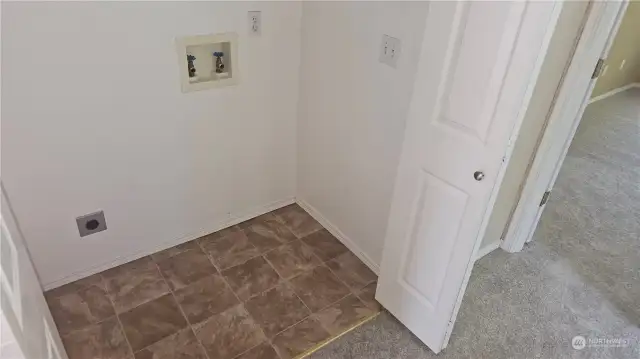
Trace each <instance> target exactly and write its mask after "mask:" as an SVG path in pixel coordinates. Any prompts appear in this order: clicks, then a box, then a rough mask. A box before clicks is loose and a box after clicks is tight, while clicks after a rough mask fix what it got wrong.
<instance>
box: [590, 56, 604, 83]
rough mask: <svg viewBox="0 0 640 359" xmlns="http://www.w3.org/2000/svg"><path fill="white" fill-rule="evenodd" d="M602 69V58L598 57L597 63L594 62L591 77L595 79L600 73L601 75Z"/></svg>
mask: <svg viewBox="0 0 640 359" xmlns="http://www.w3.org/2000/svg"><path fill="white" fill-rule="evenodd" d="M603 69H604V59H598V63H596V68H595V69H593V73H592V74H591V79H597V78H598V77H599V76H600V75H602V70H603Z"/></svg>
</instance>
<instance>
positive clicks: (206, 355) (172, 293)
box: [139, 243, 217, 359]
mask: <svg viewBox="0 0 640 359" xmlns="http://www.w3.org/2000/svg"><path fill="white" fill-rule="evenodd" d="M196 244H197V245H198V247H200V245H199V244H198V243H196ZM200 249H201V250H202V248H200ZM203 252H204V251H203ZM169 258H172V257H169ZM207 258H209V256H207ZM209 262H211V260H209ZM153 263H154V264H155V265H156V268H157V269H158V272H159V273H160V276H161V277H162V279H163V280H164V282H165V283H166V284H167V286H169V293H171V297H173V300H174V301H175V302H176V305H177V306H178V309H179V310H180V314H182V317H183V318H184V320H185V321H186V322H187V326H188V327H189V329H191V333H192V334H193V336H194V337H195V338H196V342H197V343H198V344H199V345H200V348H201V349H202V351H203V352H204V356H205V358H207V359H210V358H209V353H207V350H206V348H205V347H204V345H202V342H201V341H200V339H199V338H198V336H197V335H196V332H195V330H194V329H193V325H192V324H191V322H190V321H189V318H188V317H187V315H186V314H185V313H184V310H183V309H182V306H181V305H180V302H178V298H176V294H175V293H174V292H173V288H172V287H171V285H169V281H167V278H165V277H164V274H162V271H161V270H160V266H158V263H156V262H155V261H154V262H153ZM211 264H212V265H213V263H211ZM214 268H215V266H214ZM216 270H217V268H216ZM203 279H204V278H203ZM180 330H182V329H180ZM180 330H178V331H177V332H175V333H174V334H173V335H177V334H178V333H179V332H180ZM168 337H169V336H166V337H164V338H162V339H160V340H164V339H166V338H168ZM160 340H158V341H157V342H155V343H153V344H156V343H158V342H159V341H160ZM153 344H150V345H148V346H146V347H145V348H143V349H140V350H139V351H141V350H144V349H146V348H148V347H150V346H151V345H153Z"/></svg>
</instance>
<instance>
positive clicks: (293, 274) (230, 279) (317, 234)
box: [45, 205, 380, 359]
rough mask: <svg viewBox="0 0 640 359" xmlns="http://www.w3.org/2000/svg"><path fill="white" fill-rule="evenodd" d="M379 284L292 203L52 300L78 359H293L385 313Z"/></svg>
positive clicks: (63, 290)
mask: <svg viewBox="0 0 640 359" xmlns="http://www.w3.org/2000/svg"><path fill="white" fill-rule="evenodd" d="M376 279H377V278H376V275H375V274H374V273H373V272H371V271H370V270H369V269H368V268H367V267H366V266H365V265H364V264H363V263H362V262H360V260H359V259H358V258H357V257H356V256H355V255H353V254H352V253H351V252H349V250H348V249H347V248H346V247H345V246H344V245H342V243H340V241H338V240H337V239H336V238H334V237H333V236H332V235H331V234H330V233H329V232H328V231H327V230H326V229H324V228H322V226H321V225H320V224H319V223H318V222H316V221H315V220H314V219H313V218H312V217H311V216H309V215H308V214H307V213H306V212H305V211H304V210H303V209H302V208H300V207H299V206H298V205H291V206H287V207H284V208H281V209H279V210H276V211H274V212H271V213H267V214H265V215H262V216H260V217H257V218H254V219H252V220H249V221H247V222H244V223H241V224H239V225H237V226H233V227H230V228H227V229H224V230H221V231H219V232H216V233H212V234H210V235H207V236H205V237H202V238H199V239H197V240H195V241H191V242H187V243H184V244H181V245H178V246H176V247H173V248H169V249H167V250H164V251H161V252H158V253H154V254H152V255H151V256H148V257H144V258H141V259H138V260H136V261H133V262H130V263H127V264H124V265H122V266H119V267H116V268H112V269H109V270H107V271H104V272H102V273H99V274H96V275H93V276H91V277H88V278H84V279H81V280H79V281H76V282H74V283H70V284H67V285H65V286H63V287H60V288H56V289H53V290H51V291H49V292H47V293H46V294H45V296H46V298H47V302H48V303H49V307H50V309H51V312H52V314H53V317H54V319H55V322H56V325H57V326H58V330H59V331H60V334H61V335H62V338H63V342H64V345H65V348H66V350H67V352H68V354H69V357H70V359H134V358H135V359H186V358H194V359H233V358H238V359H288V358H295V357H297V356H300V355H301V354H303V353H305V352H306V351H308V350H309V349H312V348H314V347H316V346H317V345H318V344H320V343H323V342H325V341H327V340H328V339H330V338H332V337H335V336H338V335H340V334H342V333H343V332H344V331H345V330H348V329H350V328H352V327H353V326H354V325H356V324H358V323H360V322H361V321H362V320H364V319H366V318H368V317H371V316H373V315H375V313H377V312H378V311H379V310H380V307H379V305H378V303H377V302H376V301H375V300H374V299H373V295H374V290H375V285H376Z"/></svg>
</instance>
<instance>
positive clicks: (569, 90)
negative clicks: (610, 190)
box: [500, 0, 629, 252]
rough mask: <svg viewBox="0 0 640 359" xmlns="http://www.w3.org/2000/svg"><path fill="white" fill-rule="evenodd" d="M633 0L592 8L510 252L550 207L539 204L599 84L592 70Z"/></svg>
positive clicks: (510, 236)
mask: <svg viewBox="0 0 640 359" xmlns="http://www.w3.org/2000/svg"><path fill="white" fill-rule="evenodd" d="M628 1H629V0H622V1H606V2H600V1H592V3H591V5H590V9H588V14H587V18H586V22H585V23H584V28H583V30H582V32H581V34H580V39H579V40H578V44H577V46H576V49H575V52H574V54H573V56H572V58H571V60H570V63H569V67H568V69H567V71H566V73H565V75H564V80H563V82H562V84H561V88H560V91H559V92H558V94H557V97H556V98H555V99H554V103H553V104H552V106H554V107H553V109H552V110H551V113H550V116H549V118H548V119H547V122H546V123H545V127H544V128H543V134H542V136H541V141H540V142H539V144H538V146H537V149H536V151H535V153H534V155H533V159H532V162H531V164H530V167H529V170H528V173H527V174H526V178H525V180H524V182H523V185H522V187H521V188H522V190H521V193H520V198H519V199H518V202H517V203H516V205H515V209H514V211H513V213H512V216H511V219H510V221H509V223H508V224H507V227H506V229H505V231H504V233H505V235H504V239H503V241H502V243H501V245H500V247H501V248H502V249H504V250H505V251H507V252H519V251H521V250H522V248H523V247H524V244H525V243H526V242H529V241H531V240H532V238H533V233H534V232H535V229H536V227H537V225H538V222H539V220H540V216H541V215H542V211H543V210H544V208H545V205H544V204H543V205H540V203H541V199H542V196H543V195H544V193H545V192H546V191H550V190H551V188H552V187H553V185H554V184H555V181H556V179H557V177H558V174H559V172H560V168H561V167H562V163H563V162H564V159H565V157H566V155H567V151H568V150H569V146H570V145H571V141H572V140H573V137H574V136H575V133H576V131H577V129H578V125H579V124H580V121H581V119H582V116H583V114H584V111H585V109H586V107H587V105H588V103H589V99H590V97H591V92H592V91H593V88H594V86H595V83H596V79H591V74H592V72H593V69H594V67H595V64H596V63H597V62H598V59H600V58H602V59H605V58H606V57H607V55H608V54H609V51H610V50H611V45H612V44H613V40H614V37H615V35H616V33H617V31H618V28H619V27H620V24H621V22H622V17H623V15H624V12H625V10H626V8H627V6H628Z"/></svg>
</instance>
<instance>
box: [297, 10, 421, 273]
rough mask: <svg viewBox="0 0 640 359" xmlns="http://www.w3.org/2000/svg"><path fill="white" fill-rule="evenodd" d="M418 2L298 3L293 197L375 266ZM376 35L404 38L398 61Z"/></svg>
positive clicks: (415, 39) (413, 52)
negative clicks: (384, 54)
mask: <svg viewBox="0 0 640 359" xmlns="http://www.w3.org/2000/svg"><path fill="white" fill-rule="evenodd" d="M427 6H428V4H427V3H426V2H421V3H419V2H415V3H414V2H304V4H303V21H302V24H303V25H302V60H301V61H302V65H301V78H300V84H301V85H300V91H301V94H300V106H299V123H298V143H299V147H298V149H299V154H298V199H299V200H300V201H301V203H302V204H303V205H307V207H308V208H309V209H311V210H312V213H314V214H315V215H318V216H320V217H322V219H324V221H325V224H329V225H330V227H332V229H333V230H334V232H337V231H339V232H340V233H341V234H342V235H343V236H344V238H343V240H345V239H346V242H347V244H349V245H350V246H351V249H352V250H354V251H356V252H358V254H360V255H361V257H362V256H364V257H366V258H365V259H366V261H367V262H368V263H369V264H371V265H373V266H374V267H375V266H377V265H379V263H380V260H381V256H382V248H383V244H384V238H385V232H386V226H387V218H388V215H389V209H390V203H391V196H392V192H393V184H394V181H395V177H396V170H397V165H398V159H399V156H400V151H401V146H402V141H403V137H404V129H405V122H406V115H407V111H408V107H409V102H410V99H411V93H412V90H413V82H414V75H415V71H416V66H417V60H418V57H419V54H420V44H421V41H422V34H423V31H424V26H425V19H426V14H427ZM383 34H387V35H390V36H393V37H396V38H399V39H400V40H401V41H402V51H401V56H400V58H399V62H398V65H397V68H396V69H393V68H391V67H388V66H386V65H384V64H382V63H379V62H378V54H379V49H380V45H381V38H382V35H383Z"/></svg>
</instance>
